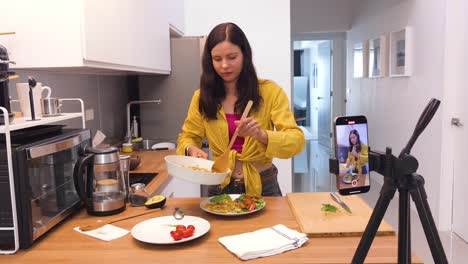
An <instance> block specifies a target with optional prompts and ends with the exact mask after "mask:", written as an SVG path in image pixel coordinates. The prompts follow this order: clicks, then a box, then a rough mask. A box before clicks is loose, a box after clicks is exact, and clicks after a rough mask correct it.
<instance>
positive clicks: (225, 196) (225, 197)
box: [210, 194, 232, 203]
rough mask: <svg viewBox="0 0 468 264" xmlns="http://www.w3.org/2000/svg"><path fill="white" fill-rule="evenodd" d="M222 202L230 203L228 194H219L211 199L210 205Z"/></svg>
mask: <svg viewBox="0 0 468 264" xmlns="http://www.w3.org/2000/svg"><path fill="white" fill-rule="evenodd" d="M224 200H228V201H232V199H231V196H229V194H220V195H217V196H215V197H213V198H211V199H210V203H219V202H221V201H224Z"/></svg>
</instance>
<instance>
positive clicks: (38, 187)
mask: <svg viewBox="0 0 468 264" xmlns="http://www.w3.org/2000/svg"><path fill="white" fill-rule="evenodd" d="M90 144H91V140H90V131H89V130H81V129H80V130H78V129H74V130H70V129H63V130H60V131H56V132H53V133H46V134H45V135H44V134H42V135H39V136H35V137H28V138H20V139H17V140H15V139H14V137H12V157H13V171H14V179H15V182H14V185H15V192H16V205H17V212H18V230H19V241H20V248H27V247H30V246H31V245H32V244H33V242H34V241H35V240H37V239H38V238H40V237H41V236H42V235H43V234H45V233H46V232H47V231H48V230H50V229H51V228H53V227H54V226H55V225H57V224H58V223H60V222H61V221H62V220H64V219H65V218H66V217H67V216H69V215H70V214H72V213H73V212H74V211H76V210H78V209H79V208H80V206H81V202H80V198H79V197H78V195H77V193H76V188H75V185H74V181H73V169H74V166H75V163H76V161H77V160H78V158H79V157H80V154H81V152H82V150H83V149H84V147H85V146H89V145H90ZM0 145H1V143H0ZM12 221H13V218H12V213H11V197H10V192H9V180H8V168H7V158H6V151H5V145H4V144H3V146H1V147H0V227H5V226H11V225H12ZM12 247H14V236H13V231H10V230H1V231H0V249H10V248H12Z"/></svg>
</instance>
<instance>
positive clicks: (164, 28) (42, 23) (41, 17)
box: [0, 0, 171, 74]
mask: <svg viewBox="0 0 468 264" xmlns="http://www.w3.org/2000/svg"><path fill="white" fill-rule="evenodd" d="M8 10H9V11H8V12H4V14H2V23H1V25H0V32H6V31H14V32H16V34H15V35H14V37H13V38H12V39H11V41H9V43H10V45H11V46H10V47H7V48H8V50H9V51H10V53H11V54H10V59H12V60H14V61H16V63H17V65H16V66H15V68H16V69H18V68H22V69H29V68H35V69H37V68H47V69H57V70H62V69H65V70H67V69H70V68H71V69H74V70H79V69H81V70H85V71H86V70H88V69H91V70H92V71H94V70H93V69H110V70H121V71H135V72H145V73H163V74H168V73H170V69H171V64H170V61H171V59H170V40H169V23H168V15H167V14H166V7H165V4H164V0H138V1H132V0H99V1H95V0H67V1H63V0H41V1H31V0H15V1H10V2H8ZM76 67H79V69H76ZM98 71H99V70H98Z"/></svg>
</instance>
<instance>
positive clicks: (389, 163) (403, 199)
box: [330, 99, 448, 264]
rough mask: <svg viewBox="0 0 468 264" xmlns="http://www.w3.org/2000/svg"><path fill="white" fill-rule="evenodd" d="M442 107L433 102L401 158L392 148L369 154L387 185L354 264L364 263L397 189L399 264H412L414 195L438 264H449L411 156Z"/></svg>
mask: <svg viewBox="0 0 468 264" xmlns="http://www.w3.org/2000/svg"><path fill="white" fill-rule="evenodd" d="M439 105H440V101H439V100H436V99H432V100H431V101H430V102H429V104H428V105H427V106H426V108H425V109H424V112H423V113H422V115H421V117H420V118H419V121H418V123H417V125H416V128H415V130H414V132H413V135H412V136H411V138H410V140H409V141H408V143H407V145H406V147H405V148H404V149H403V150H402V151H401V153H400V155H399V156H398V157H395V156H394V155H392V150H391V148H387V149H386V152H385V153H378V152H374V151H369V169H370V170H372V171H375V172H377V173H379V174H381V175H383V176H384V185H383V187H382V189H381V190H380V197H379V199H378V201H377V203H376V205H375V207H374V211H373V212H372V215H371V217H370V219H369V223H368V224H367V227H366V230H365V231H364V234H363V235H362V238H361V241H360V242H359V246H358V248H357V249H356V252H355V253H354V257H353V260H352V263H353V264H356V263H364V260H365V258H366V256H367V253H368V252H369V248H370V246H371V244H372V241H373V240H374V237H375V235H376V233H377V229H378V228H379V226H380V223H381V222H382V219H383V217H384V215H385V212H386V211H387V208H388V205H389V204H390V201H391V200H392V198H393V196H394V195H395V191H396V190H397V189H398V191H399V193H400V198H399V215H398V217H399V222H398V263H411V223H410V200H409V196H410V195H411V197H412V198H413V201H414V203H415V204H416V208H417V211H418V214H419V218H420V220H421V224H422V226H423V229H424V233H425V235H426V240H427V242H428V243H429V247H430V249H431V253H432V257H433V259H434V262H435V263H437V264H439V263H442V264H443V263H448V261H447V257H446V255H445V252H444V248H443V247H442V243H441V241H440V237H439V233H438V231H437V228H436V226H435V223H434V219H433V217H432V213H431V209H430V208H429V204H428V202H427V195H426V191H425V189H424V178H423V177H422V176H421V175H418V174H416V170H417V169H418V161H417V160H416V158H415V157H413V156H411V155H410V151H411V148H412V147H413V145H414V143H415V142H416V139H417V138H418V137H419V135H420V134H421V133H422V132H423V130H424V129H425V128H426V126H427V125H428V124H429V122H430V121H431V119H432V117H433V116H434V114H435V113H436V111H437V108H438V107H439ZM330 165H331V166H330V171H331V172H332V173H335V174H336V173H337V172H338V170H339V169H338V160H330Z"/></svg>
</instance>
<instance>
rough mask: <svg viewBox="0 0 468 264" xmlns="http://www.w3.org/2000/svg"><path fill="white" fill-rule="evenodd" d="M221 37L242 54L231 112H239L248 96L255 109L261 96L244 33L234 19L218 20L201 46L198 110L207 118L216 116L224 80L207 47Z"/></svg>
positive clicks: (221, 39)
mask: <svg viewBox="0 0 468 264" xmlns="http://www.w3.org/2000/svg"><path fill="white" fill-rule="evenodd" d="M223 41H229V42H231V43H232V44H234V45H237V46H238V47H239V48H240V50H241V51H242V55H243V57H244V61H243V64H242V70H241V72H240V75H239V78H238V80H237V96H238V98H237V102H236V104H235V106H234V112H235V113H237V114H240V113H242V111H243V110H244V108H245V106H246V105H247V102H248V101H249V100H252V101H253V102H254V104H253V107H252V109H253V111H256V110H258V107H259V105H260V102H261V100H262V99H261V97H260V93H259V91H258V78H257V73H256V71H255V67H254V65H253V62H252V49H251V48H250V44H249V41H248V40H247V37H246V36H245V34H244V32H243V31H242V29H240V28H239V27H238V26H237V25H236V24H234V23H223V24H219V25H217V26H216V27H214V28H213V30H211V32H210V34H209V35H208V38H207V39H206V43H205V48H204V49H203V57H202V69H203V72H202V75H201V77H200V102H199V111H200V113H202V115H204V116H205V118H207V119H216V112H217V111H218V110H219V109H220V107H221V102H222V100H223V99H224V98H226V91H225V89H224V80H223V79H222V78H221V77H220V76H219V75H218V74H217V73H216V71H215V69H214V67H213V62H212V57H211V50H212V49H213V48H214V47H215V46H216V45H218V44H219V43H221V42H223Z"/></svg>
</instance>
